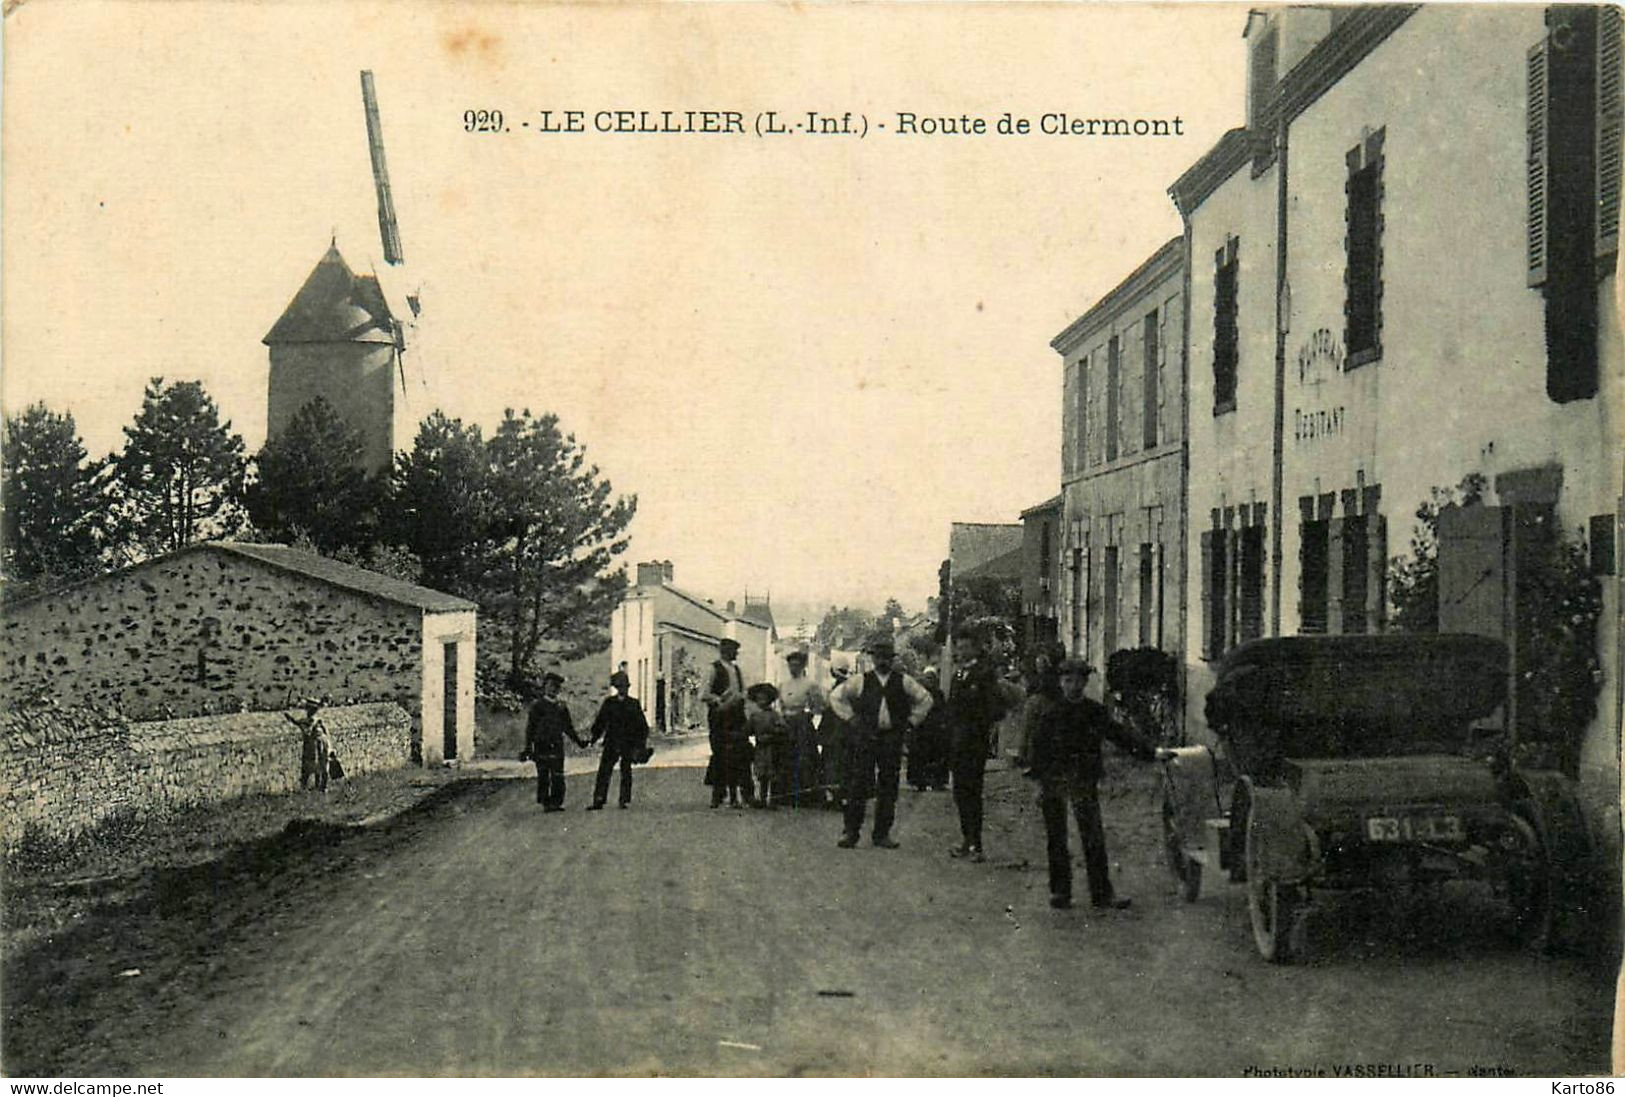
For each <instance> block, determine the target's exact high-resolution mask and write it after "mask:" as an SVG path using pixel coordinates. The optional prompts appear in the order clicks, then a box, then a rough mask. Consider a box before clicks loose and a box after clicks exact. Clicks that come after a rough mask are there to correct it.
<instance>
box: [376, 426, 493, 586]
mask: <svg viewBox="0 0 1625 1097" xmlns="http://www.w3.org/2000/svg"><path fill="white" fill-rule="evenodd" d="M487 473H488V469H487V464H486V453H485V440H484V438H483V437H482V436H481V433H480V428H479V427H478V426H477V425H469V426H464V425H463V422H462V420H460V419H452V418H450V417H448V416H447V415H446V414H445V413H444V412H440V411H436V412H434V413H433V414H432V415H430V416H429V417H428V418H427V419H425V420H423V422H422V423H421V424H420V425H419V427H418V433H417V437H416V439H414V441H413V443H412V449H411V451H410V452H409V453H402V454H399V455H397V456H396V458H395V470H394V477H393V481H392V485H391V490H390V493H389V496H388V498H387V500H386V501H385V503H384V504H383V516H382V524H383V527H384V535H385V537H386V538H387V539H388V540H390V541H391V542H392V543H394V544H396V545H399V546H400V547H401V548H403V549H405V550H406V551H407V552H409V553H411V555H412V556H414V557H416V558H417V560H418V561H419V562H420V563H421V565H422V579H421V581H422V583H423V584H424V585H425V586H429V587H433V588H435V589H436V590H444V591H450V592H451V593H453V594H460V595H462V596H463V597H465V598H471V599H476V600H477V599H478V597H479V594H480V573H481V570H482V562H483V560H484V558H485V555H486V553H487V551H488V545H487V542H488V540H489V537H488V533H487V527H488V526H489V514H488V509H489V507H488V504H489V500H488V499H487V489H486V483H487Z"/></svg>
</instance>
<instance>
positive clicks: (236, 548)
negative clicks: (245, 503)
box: [196, 541, 479, 613]
mask: <svg viewBox="0 0 1625 1097" xmlns="http://www.w3.org/2000/svg"><path fill="white" fill-rule="evenodd" d="M196 547H197V548H201V549H209V550H215V551H219V552H224V553H228V554H230V555H233V556H241V557H244V558H246V559H249V560H257V561H259V562H260V563H262V564H268V565H270V566H271V567H273V568H277V569H279V570H282V571H291V572H294V573H296V574H298V575H303V576H304V577H306V578H307V579H315V580H317V581H318V582H322V583H327V584H329V585H330V586H335V587H342V588H344V589H345V590H349V591H354V592H355V593H357V594H362V595H366V596H367V597H369V598H375V599H378V600H381V601H385V602H395V603H397V604H399V605H406V606H415V607H417V608H418V609H422V610H428V611H429V612H431V613H434V612H452V611H460V610H475V609H478V608H479V607H478V606H476V605H475V604H474V603H473V602H470V601H468V600H467V599H466V598H459V597H457V596H456V595H455V594H446V593H444V592H442V591H438V590H431V589H429V588H428V587H420V586H418V585H417V584H416V583H408V582H406V581H405V580H404V579H392V578H390V577H389V576H387V575H380V574H379V573H378V572H376V571H368V570H367V569H366V568H358V567H355V566H353V565H351V564H341V563H339V562H338V561H337V560H329V559H328V558H327V557H325V556H317V555H316V554H315V553H313V552H303V551H301V550H299V549H296V548H289V547H288V546H287V545H254V544H248V543H245V542H242V541H214V542H210V543H209V544H206V545H199V546H196Z"/></svg>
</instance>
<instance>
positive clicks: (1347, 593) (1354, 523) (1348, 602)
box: [1338, 514, 1371, 632]
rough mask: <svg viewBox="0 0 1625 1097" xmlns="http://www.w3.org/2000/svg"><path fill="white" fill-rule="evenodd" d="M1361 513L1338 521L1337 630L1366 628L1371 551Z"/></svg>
mask: <svg viewBox="0 0 1625 1097" xmlns="http://www.w3.org/2000/svg"><path fill="white" fill-rule="evenodd" d="M1368 536H1369V534H1368V532H1367V523H1366V519H1365V515H1363V514H1361V515H1353V516H1350V517H1345V518H1344V519H1343V521H1342V543H1343V545H1342V547H1343V552H1342V556H1343V561H1342V563H1343V568H1342V570H1343V576H1342V589H1341V590H1340V591H1339V592H1338V602H1339V603H1340V605H1339V608H1340V609H1341V610H1342V616H1343V619H1342V621H1340V622H1339V625H1340V626H1341V627H1340V628H1339V629H1338V631H1339V632H1368V631H1370V629H1369V628H1368V627H1367V624H1368V619H1367V616H1366V598H1367V596H1368V594H1369V592H1370V585H1369V583H1368V582H1367V580H1368V579H1369V577H1370V569H1371V553H1370V543H1369V541H1368V540H1367V537H1368Z"/></svg>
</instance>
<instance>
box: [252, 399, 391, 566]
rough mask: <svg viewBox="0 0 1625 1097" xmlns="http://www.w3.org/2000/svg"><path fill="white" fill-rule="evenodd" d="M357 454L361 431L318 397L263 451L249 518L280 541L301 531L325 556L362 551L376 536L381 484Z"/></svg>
mask: <svg viewBox="0 0 1625 1097" xmlns="http://www.w3.org/2000/svg"><path fill="white" fill-rule="evenodd" d="M362 450H363V443H362V439H361V435H360V433H359V432H358V431H355V430H352V429H351V428H350V425H349V424H348V423H346V422H345V421H344V420H343V419H342V418H340V417H339V414H338V412H336V411H334V410H333V405H331V404H329V403H328V402H327V401H326V400H325V399H324V398H322V397H320V396H318V397H316V398H315V399H314V400H312V401H310V403H308V404H306V405H305V406H304V407H302V408H300V409H299V411H298V413H297V414H296V415H294V417H293V420H292V421H291V422H290V423H289V424H288V427H287V429H286V430H284V431H283V432H282V433H281V434H280V435H278V436H277V437H276V438H273V439H271V440H270V441H268V442H266V443H265V448H264V449H262V450H260V452H259V456H258V457H257V458H256V461H255V464H256V466H257V468H258V472H259V478H258V480H256V481H255V482H254V483H253V484H251V485H249V487H248V491H247V498H246V501H247V504H248V516H249V517H250V518H251V519H253V521H254V524H255V525H256V526H258V527H259V528H260V529H262V530H264V531H265V532H266V533H268V534H270V535H271V536H273V537H276V538H278V539H280V540H293V539H294V538H295V537H297V536H298V535H299V534H300V533H303V534H305V535H306V536H308V537H309V538H310V541H311V543H312V544H313V545H314V546H315V547H316V549H317V551H319V552H322V553H324V554H329V555H330V554H332V553H334V552H336V551H337V550H339V549H341V548H350V549H354V550H357V551H358V552H362V553H364V552H365V550H366V549H367V548H368V547H369V546H370V544H371V542H372V540H373V538H374V535H375V532H376V524H377V509H378V487H377V485H376V484H375V483H374V482H373V481H372V480H371V479H369V478H368V477H367V475H366V473H364V472H363V471H362V470H361V464H360V462H361V455H362Z"/></svg>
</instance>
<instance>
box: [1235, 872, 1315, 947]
mask: <svg viewBox="0 0 1625 1097" xmlns="http://www.w3.org/2000/svg"><path fill="white" fill-rule="evenodd" d="M1305 900H1306V896H1305V894H1304V890H1303V888H1301V887H1299V886H1298V885H1296V884H1283V883H1281V882H1279V881H1277V880H1253V881H1250V882H1249V883H1248V884H1247V914H1248V917H1249V918H1250V919H1251V921H1252V925H1253V944H1254V945H1256V946H1257V947H1258V954H1259V955H1260V956H1262V957H1263V958H1264V959H1266V960H1268V961H1269V962H1270V963H1272V964H1290V963H1292V961H1294V960H1296V959H1297V958H1298V956H1299V955H1300V954H1301V953H1302V951H1303V948H1302V942H1301V940H1300V938H1301V937H1302V933H1303V908H1304V906H1305Z"/></svg>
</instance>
